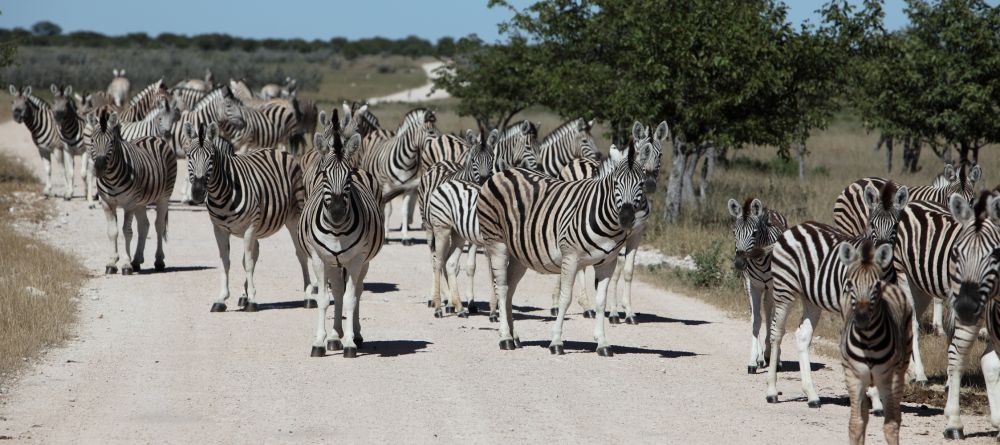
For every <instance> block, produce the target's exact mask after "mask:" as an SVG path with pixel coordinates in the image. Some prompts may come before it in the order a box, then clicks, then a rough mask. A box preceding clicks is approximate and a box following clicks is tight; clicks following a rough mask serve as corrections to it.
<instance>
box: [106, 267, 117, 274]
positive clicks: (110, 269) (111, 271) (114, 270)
mask: <svg viewBox="0 0 1000 445" xmlns="http://www.w3.org/2000/svg"><path fill="white" fill-rule="evenodd" d="M116 273H118V268H117V267H115V266H104V274H105V275H114V274H116Z"/></svg>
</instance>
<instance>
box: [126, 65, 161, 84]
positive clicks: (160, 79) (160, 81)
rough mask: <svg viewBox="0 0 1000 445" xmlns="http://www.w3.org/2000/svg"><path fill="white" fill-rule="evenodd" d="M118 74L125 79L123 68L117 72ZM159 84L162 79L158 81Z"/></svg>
mask: <svg viewBox="0 0 1000 445" xmlns="http://www.w3.org/2000/svg"><path fill="white" fill-rule="evenodd" d="M118 74H119V75H121V76H122V77H125V68H122V70H121V71H119V72H118ZM160 82H163V79H160Z"/></svg>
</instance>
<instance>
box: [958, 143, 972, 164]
mask: <svg viewBox="0 0 1000 445" xmlns="http://www.w3.org/2000/svg"><path fill="white" fill-rule="evenodd" d="M970 148H971V147H969V143H968V142H965V141H962V142H959V143H958V160H959V162H960V163H967V162H969V149H970Z"/></svg>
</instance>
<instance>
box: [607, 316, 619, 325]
mask: <svg viewBox="0 0 1000 445" xmlns="http://www.w3.org/2000/svg"><path fill="white" fill-rule="evenodd" d="M621 322H622V319H620V318H618V316H617V315H612V316H610V317H608V323H611V324H621Z"/></svg>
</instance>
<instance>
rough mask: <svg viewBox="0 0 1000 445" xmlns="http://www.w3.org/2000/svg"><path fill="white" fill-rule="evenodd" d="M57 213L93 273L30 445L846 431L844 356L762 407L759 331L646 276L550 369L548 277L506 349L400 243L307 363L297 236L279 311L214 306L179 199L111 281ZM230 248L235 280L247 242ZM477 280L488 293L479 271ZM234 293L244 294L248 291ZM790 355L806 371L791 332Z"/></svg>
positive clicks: (729, 437) (98, 222) (529, 294)
mask: <svg viewBox="0 0 1000 445" xmlns="http://www.w3.org/2000/svg"><path fill="white" fill-rule="evenodd" d="M0 140H2V141H4V142H3V144H2V147H3V149H4V150H7V151H10V152H13V153H14V154H16V155H18V156H21V157H23V158H25V159H27V160H30V162H31V165H37V166H38V169H39V170H40V162H38V160H37V154H36V152H35V150H34V148H33V147H32V146H31V145H30V142H29V138H28V133H27V131H26V130H25V129H24V127H23V126H18V125H15V124H13V123H10V122H8V123H5V124H2V125H0ZM179 170H180V171H183V170H184V169H179ZM181 179H183V178H181ZM54 188H55V191H57V192H58V191H59V190H61V185H59V183H57V185H56V186H55V187H54ZM77 190H78V192H77V193H78V195H80V194H82V193H81V192H80V191H79V190H80V189H79V188H78V189H77ZM178 190H179V188H178ZM56 206H57V208H58V210H59V214H60V216H59V217H58V218H56V219H55V220H54V221H52V222H51V223H49V224H48V225H47V226H46V227H44V228H42V229H41V230H39V231H38V235H40V236H43V237H45V238H47V239H49V240H50V241H51V242H52V243H54V244H56V245H60V246H63V247H64V248H65V249H67V250H68V251H70V252H72V253H74V254H75V255H77V256H79V257H80V258H82V259H83V261H84V263H85V264H86V266H87V267H88V268H89V269H90V270H92V271H93V274H94V278H93V279H92V280H90V281H89V282H87V284H86V286H85V287H84V289H82V290H81V297H80V298H81V300H80V317H79V319H80V320H79V324H78V325H77V326H76V327H74V332H75V338H74V339H73V340H71V341H69V342H68V344H66V345H65V346H64V347H60V348H57V349H54V350H51V351H49V352H48V353H47V354H46V355H45V356H44V358H43V359H42V360H40V361H39V362H38V363H35V364H34V366H32V367H31V369H30V370H29V371H28V372H26V374H25V376H24V377H23V378H22V379H21V381H20V382H19V383H18V384H17V385H15V386H14V387H13V389H11V390H10V392H9V393H8V394H7V395H6V396H4V397H3V398H2V399H0V400H2V405H0V436H9V437H10V438H12V439H13V440H14V441H15V442H17V443H68V442H76V443H251V442H252V443H260V442H264V443H286V442H307V443H317V442H332V441H334V440H338V441H344V440H346V443H357V442H379V443H389V442H391V443H396V442H407V443H457V442H461V443H494V442H508V443H509V442H516V443H546V442H552V443H554V442H559V443H563V442H583V443H598V442H612V441H613V442H616V443H665V442H669V443H716V444H717V443H772V442H778V441H780V442H782V443H805V442H806V441H808V442H810V443H842V442H844V441H845V439H846V438H847V417H848V408H847V407H845V406H844V405H846V403H847V398H846V394H845V390H844V388H843V378H842V374H841V371H840V369H839V366H837V361H836V360H831V359H829V358H825V357H816V358H815V360H814V361H815V362H816V363H815V364H814V367H820V368H822V369H819V370H817V371H815V372H814V379H815V380H816V384H817V389H818V391H819V393H820V394H821V395H822V396H823V397H824V402H825V404H824V406H823V407H822V408H821V409H818V410H816V409H809V408H807V407H806V404H805V402H804V400H803V399H802V398H801V391H800V388H799V382H798V380H799V379H798V372H796V371H786V372H782V373H781V374H780V378H779V382H778V384H779V389H780V390H781V391H782V392H783V394H784V395H783V396H782V400H783V402H784V403H779V404H777V405H769V404H767V403H765V401H764V390H765V388H766V384H765V381H764V379H765V376H764V375H763V374H757V375H747V373H746V367H745V360H746V357H745V355H746V353H747V346H748V345H747V343H748V341H747V331H748V330H749V329H748V323H747V322H745V321H740V320H734V319H730V318H727V317H726V316H725V315H724V314H723V313H721V312H720V311H718V310H716V309H714V308H712V307H710V306H708V305H706V304H704V303H701V302H699V301H697V300H694V299H691V298H688V297H685V296H682V295H677V294H672V293H669V292H664V291H662V290H659V289H655V288H653V287H652V286H650V285H647V284H644V283H641V282H636V284H635V290H634V292H635V301H636V307H637V310H638V311H639V312H641V313H642V314H643V316H642V318H641V322H642V323H641V324H640V325H638V326H628V325H620V326H619V325H615V326H611V327H610V329H609V333H608V337H609V339H610V341H611V342H612V343H613V344H615V345H616V346H615V352H616V355H615V356H614V357H613V358H601V357H598V356H597V354H595V353H594V352H593V348H594V343H593V341H592V339H591V332H592V329H593V323H592V321H591V320H585V319H583V318H582V317H580V315H579V308H578V307H577V306H576V304H575V303H574V305H573V309H572V313H571V316H570V317H569V318H570V319H569V320H568V321H567V323H566V335H565V338H566V340H567V349H568V353H567V354H566V355H565V356H558V357H557V356H551V355H549V352H548V350H547V349H546V345H547V343H548V339H549V338H550V328H551V325H552V323H551V322H550V321H551V319H552V318H551V317H549V315H548V309H547V308H548V305H549V301H550V300H549V293H550V291H551V289H552V285H553V280H554V277H551V276H540V275H537V274H534V273H529V274H528V276H526V277H525V279H524V281H523V282H522V284H521V287H520V288H519V289H518V294H517V296H516V298H515V305H516V307H517V308H518V309H519V310H518V312H516V314H515V316H516V319H517V321H516V323H517V329H518V331H519V333H520V336H521V339H522V340H523V341H525V342H526V345H525V347H524V348H523V349H520V350H517V351H501V350H500V349H499V348H498V346H497V333H496V325H495V324H491V323H489V321H488V320H487V317H486V316H484V315H478V316H473V317H471V318H469V319H459V318H455V317H449V318H444V319H435V318H433V317H432V313H431V311H430V310H429V309H427V308H426V307H425V300H426V298H427V294H428V288H429V285H430V282H429V280H428V275H429V273H430V265H429V260H428V252H427V248H426V246H424V245H417V246H413V247H403V246H401V245H400V244H398V243H393V244H390V245H388V246H386V247H385V249H384V250H383V251H382V253H381V254H380V255H379V256H378V257H377V258H376V259H375V260H374V262H373V264H372V267H371V271H370V273H369V277H368V283H366V290H367V291H366V292H365V293H364V296H363V300H362V301H363V305H362V309H361V311H362V318H363V321H362V323H363V334H364V337H365V339H366V344H365V346H364V347H363V349H362V351H360V352H361V353H360V354H359V356H358V358H356V359H353V360H352V359H345V358H343V357H341V356H338V355H333V356H327V357H325V358H311V357H309V351H310V346H311V344H310V342H311V339H312V336H313V332H314V321H315V315H316V314H315V312H314V310H305V309H301V308H299V307H298V304H299V302H300V300H301V296H300V294H299V292H298V289H299V286H300V283H299V280H300V278H299V272H298V266H297V265H296V263H295V259H294V255H293V250H292V246H291V241H290V238H289V237H288V235H287V233H284V232H283V233H280V234H279V235H277V236H275V237H272V238H269V239H265V240H263V241H262V242H261V256H260V263H259V264H258V267H257V284H258V289H259V293H258V295H259V297H258V298H259V301H260V302H262V303H267V304H265V305H262V306H263V308H265V309H267V310H262V311H260V312H258V313H242V312H232V311H231V312H226V313H221V314H220V313H209V307H210V305H211V301H212V298H213V297H214V296H215V295H216V292H217V287H218V273H219V270H218V268H219V260H218V258H217V254H216V248H215V243H214V240H213V237H212V234H211V233H212V232H211V229H210V223H209V220H208V216H207V215H206V212H205V211H204V209H202V208H192V207H185V206H181V205H180V204H174V205H172V207H171V215H170V241H169V243H168V244H167V246H166V255H167V257H166V261H167V266H168V268H169V270H168V272H165V273H143V274H140V275H134V276H128V277H124V276H120V275H117V276H104V275H102V272H103V269H104V267H103V265H104V260H105V258H106V256H107V246H106V238H105V235H104V230H105V220H104V215H103V212H101V211H100V210H99V209H96V210H89V209H87V207H86V204H85V203H84V201H83V200H82V199H79V198H78V199H74V200H73V201H71V202H63V201H62V200H59V201H58V202H57V203H56ZM397 224H398V223H397ZM232 253H233V258H234V261H233V264H234V266H233V276H232V279H233V283H239V282H240V281H241V280H242V277H243V273H242V268H241V267H240V266H239V264H240V260H239V259H240V258H241V256H242V249H241V248H240V244H238V243H236V242H234V243H233V252H232ZM148 258H152V252H150V254H149V255H148ZM480 261H481V264H482V260H480ZM480 270H481V271H484V270H485V265H481V266H480ZM477 287H478V292H479V295H480V296H481V298H480V299H482V296H485V295H486V292H487V283H486V281H485V277H480V280H479V281H478V282H477ZM233 293H234V294H235V295H237V296H238V295H239V289H238V288H236V287H235V285H234V288H233ZM231 301H232V304H231V305H230V306H231V307H233V306H235V303H236V302H235V298H234V299H232V300H231ZM330 314H331V315H332V311H331V312H330ZM784 350H785V351H788V352H787V353H786V354H787V355H786V357H785V358H786V360H794V357H793V355H792V352H793V351H794V350H795V348H794V345H793V343H792V342H791V335H789V336H786V342H785V344H784ZM790 367H791V366H789V368H790ZM940 413H941V411H940V410H937V409H930V410H928V409H921V408H919V407H913V406H908V407H906V408H905V414H904V418H903V423H904V429H903V442H904V443H940V442H941V441H942V439H941V431H942V430H943V428H944V418H943V416H942V415H941V414H940ZM879 421H880V419H874V420H873V422H872V423H873V425H869V428H868V430H869V439H871V440H873V441H874V442H875V443H881V442H882V437H881V425H880V424H879ZM965 422H966V432H967V433H970V434H978V435H979V437H975V438H972V439H970V440H967V441H966V442H967V443H974V442H986V441H992V438H988V437H985V436H986V434H985V433H986V432H987V431H992V428H991V427H990V426H989V421H988V419H984V418H982V417H973V416H967V417H965Z"/></svg>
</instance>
